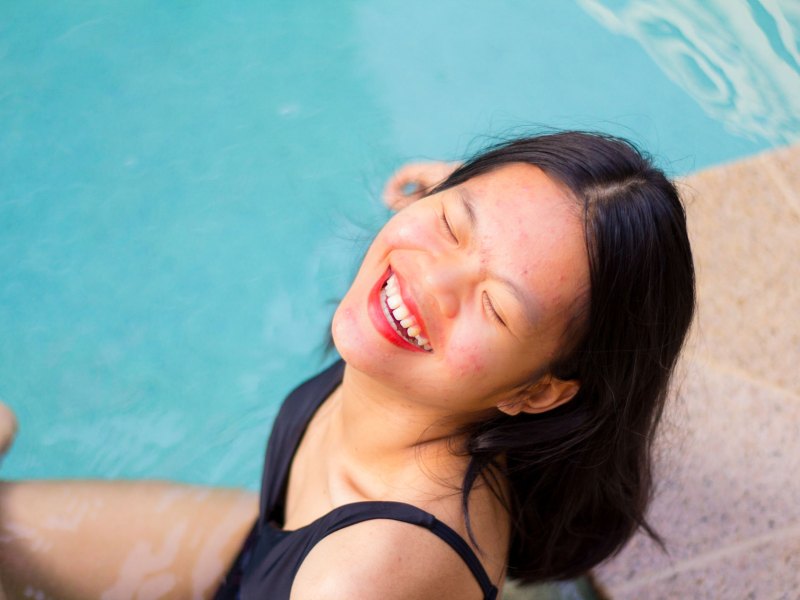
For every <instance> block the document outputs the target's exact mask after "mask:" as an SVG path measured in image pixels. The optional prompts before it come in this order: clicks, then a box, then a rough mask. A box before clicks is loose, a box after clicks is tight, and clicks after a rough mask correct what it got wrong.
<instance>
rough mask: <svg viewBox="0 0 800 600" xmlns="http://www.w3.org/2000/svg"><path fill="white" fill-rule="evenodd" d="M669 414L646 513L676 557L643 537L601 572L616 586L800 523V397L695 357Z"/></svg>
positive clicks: (799, 536) (635, 539)
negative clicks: (652, 497) (653, 491)
mask: <svg viewBox="0 0 800 600" xmlns="http://www.w3.org/2000/svg"><path fill="white" fill-rule="evenodd" d="M668 418H669V424H670V427H669V433H668V435H666V436H665V437H664V438H663V439H662V441H661V444H660V451H661V460H660V464H659V467H658V471H657V479H658V482H659V484H658V491H657V494H656V497H655V500H654V502H653V505H652V507H651V510H650V518H651V522H652V524H653V525H654V526H655V528H656V530H657V531H659V532H660V533H661V534H662V535H663V536H664V538H665V540H666V542H667V545H668V547H669V550H670V555H669V556H667V555H665V554H663V553H662V552H661V551H660V550H659V549H658V548H657V547H655V545H654V544H653V543H652V542H650V541H649V539H648V538H646V537H645V536H643V535H637V536H636V537H635V538H634V539H633V540H632V541H631V543H630V544H629V545H628V546H627V547H626V548H625V549H624V550H623V552H622V553H621V554H620V556H619V557H617V558H616V559H614V560H612V561H611V562H610V563H608V564H607V565H605V566H603V567H601V568H600V569H599V570H598V573H599V575H600V579H601V581H602V582H603V583H604V584H605V585H606V586H607V587H608V588H609V590H610V591H612V592H613V591H614V590H615V589H616V588H618V587H620V586H624V584H626V582H630V581H634V580H637V579H650V578H652V577H654V576H656V575H657V574H658V573H660V572H667V571H670V570H672V569H675V568H676V567H678V566H679V565H681V564H683V563H686V562H691V561H693V560H697V559H698V557H702V556H704V555H706V554H709V553H714V552H717V551H719V550H720V549H721V548H726V547H729V546H736V545H739V544H744V543H747V542H748V540H751V539H754V538H758V537H759V536H763V535H765V534H766V535H770V534H776V535H778V534H782V532H784V531H785V530H787V528H791V527H792V526H794V525H795V524H796V523H800V478H798V477H797V474H798V473H800V402H797V401H796V399H795V398H793V397H791V396H790V395H788V394H784V393H780V392H777V391H774V390H771V389H764V388H762V387H760V386H759V385H758V384H757V383H755V382H750V381H746V380H743V379H739V378H736V377H733V376H731V375H729V374H727V373H724V372H720V371H716V370H714V369H713V368H710V367H707V366H704V365H703V364H702V363H694V364H691V365H688V368H687V375H686V378H685V379H684V381H683V383H682V385H681V390H680V395H679V398H678V402H676V403H675V404H673V406H672V407H671V409H670V413H669V416H668ZM798 540H799V541H800V530H798ZM730 576H732V577H735V576H736V573H730ZM614 597H616V596H614Z"/></svg>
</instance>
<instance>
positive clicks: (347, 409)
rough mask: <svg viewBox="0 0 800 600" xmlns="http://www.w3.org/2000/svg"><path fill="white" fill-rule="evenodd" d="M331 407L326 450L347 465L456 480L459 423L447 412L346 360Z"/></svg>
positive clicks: (389, 475)
mask: <svg viewBox="0 0 800 600" xmlns="http://www.w3.org/2000/svg"><path fill="white" fill-rule="evenodd" d="M336 394H337V398H336V402H335V403H334V406H333V409H332V412H331V417H332V418H331V422H330V430H329V434H330V435H331V436H332V437H331V441H332V442H333V444H332V450H334V451H335V452H336V453H337V454H339V456H340V457H341V460H342V461H343V462H344V463H345V464H347V465H348V466H349V467H350V468H351V469H352V470H353V471H358V472H361V473H375V474H378V475H380V477H381V478H382V479H385V480H391V479H396V478H397V477H404V476H405V475H407V474H408V473H409V470H411V471H413V472H418V471H419V466H420V462H419V459H422V461H423V464H424V468H425V471H426V472H427V473H429V474H430V475H431V476H433V477H434V478H436V479H441V478H444V479H445V480H448V481H449V480H450V479H451V478H452V483H455V484H456V485H460V483H461V480H460V477H461V476H462V475H463V470H464V468H465V467H466V464H467V462H468V460H469V457H464V456H456V455H454V454H453V453H452V452H451V450H450V449H451V448H457V447H458V444H459V443H460V442H461V441H463V440H462V439H458V438H456V439H453V433H454V431H455V430H456V428H457V427H458V426H459V425H460V424H461V423H460V422H459V420H458V419H457V418H454V417H453V415H452V414H451V413H446V412H444V411H443V410H442V409H437V408H434V407H430V406H426V405H424V404H422V403H419V402H414V400H413V398H409V396H408V395H405V394H402V393H399V392H397V391H395V390H392V389H389V388H386V387H385V386H382V385H380V384H379V383H378V382H376V381H375V380H373V379H371V378H369V377H368V376H366V375H365V374H363V373H360V372H358V371H356V370H354V369H352V368H350V367H349V366H345V370H344V376H343V379H342V384H341V386H340V387H339V388H338V390H337V392H336Z"/></svg>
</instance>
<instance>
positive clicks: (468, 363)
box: [449, 345, 486, 377]
mask: <svg viewBox="0 0 800 600" xmlns="http://www.w3.org/2000/svg"><path fill="white" fill-rule="evenodd" d="M452 355H453V356H456V357H457V359H456V360H451V361H449V364H450V368H451V369H452V370H454V371H455V372H456V373H457V374H458V375H459V377H468V376H470V375H476V374H478V373H481V372H483V370H484V368H485V366H486V361H485V360H484V359H483V358H482V357H481V354H480V352H479V350H478V347H477V346H471V345H456V346H455V347H454V348H453V354H452Z"/></svg>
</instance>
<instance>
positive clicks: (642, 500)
mask: <svg viewBox="0 0 800 600" xmlns="http://www.w3.org/2000/svg"><path fill="white" fill-rule="evenodd" d="M509 163H526V164H530V165H535V166H537V167H539V168H541V169H542V170H543V171H544V172H545V173H546V174H547V175H548V176H549V177H551V178H552V179H554V180H556V181H558V182H560V183H561V184H563V185H564V186H566V188H568V189H569V190H570V192H571V194H572V195H573V196H574V198H575V200H576V202H577V203H578V208H579V209H580V210H581V211H582V215H583V221H584V232H585V241H586V248H587V251H588V256H589V272H590V285H591V287H590V290H588V297H587V298H585V299H583V300H584V302H583V307H582V310H579V311H577V312H576V315H575V318H574V319H573V321H574V323H573V324H574V325H575V326H574V327H571V328H569V331H568V337H569V338H571V339H567V340H565V344H564V348H565V351H564V353H563V355H562V356H560V357H558V358H557V359H556V360H555V361H554V362H553V363H552V364H551V365H550V369H549V371H550V374H551V375H553V376H555V377H558V378H559V379H564V380H569V379H576V380H578V381H579V382H580V390H579V391H578V393H577V394H576V395H575V397H573V398H572V399H571V400H570V401H568V402H567V403H565V404H562V405H561V406H559V407H557V408H555V409H553V410H551V411H548V412H545V413H540V414H519V415H516V416H509V415H506V414H504V413H502V412H500V411H499V410H497V411H494V413H496V414H494V413H493V414H492V415H490V416H489V418H488V419H486V420H482V421H480V422H476V423H472V424H470V425H468V426H466V427H465V428H463V429H461V430H460V431H459V432H458V433H459V434H460V438H459V439H464V438H466V446H464V447H463V449H462V451H463V452H464V453H467V454H468V455H470V457H471V459H470V463H469V467H468V469H467V472H466V475H465V476H464V479H463V483H462V487H461V495H462V509H463V511H464V514H465V517H466V521H467V529H468V532H469V535H470V538H471V539H472V541H473V543H475V539H474V536H473V533H472V529H471V527H470V524H469V510H468V497H469V493H470V491H471V489H472V488H473V486H474V484H475V482H476V481H477V480H478V478H479V477H482V478H483V479H484V480H485V481H486V482H487V483H488V485H489V486H490V487H491V489H492V490H493V492H494V493H495V495H497V497H498V498H499V499H500V500H501V501H503V503H504V504H505V506H506V508H507V509H508V510H509V512H510V515H511V527H512V531H511V543H510V549H509V557H508V575H509V576H510V577H512V578H515V579H518V580H521V581H524V582H535V581H544V580H552V579H565V578H570V577H575V576H578V575H581V574H583V573H585V572H586V571H588V570H589V569H590V568H591V567H593V566H595V565H597V564H598V563H600V562H601V561H603V560H604V559H606V558H608V557H610V556H612V555H613V554H615V553H616V552H618V551H619V550H620V549H621V548H622V547H623V546H624V545H625V543H626V542H627V541H628V540H629V539H630V538H631V536H632V535H633V534H634V533H635V532H636V530H637V529H639V528H643V529H644V531H646V532H647V534H648V535H649V536H650V537H651V538H652V539H653V540H654V541H656V542H657V543H658V544H659V545H660V546H661V547H662V549H665V545H664V542H663V540H662V538H661V537H660V536H659V535H658V534H657V533H656V532H655V531H654V529H653V528H652V527H651V526H650V525H649V524H648V522H647V520H646V518H645V513H646V510H647V507H648V505H649V503H650V499H651V497H652V490H653V478H652V462H653V441H654V436H655V433H656V429H657V426H658V424H659V422H660V420H661V416H662V412H663V409H664V403H665V401H666V398H667V389H668V385H669V382H670V379H671V376H672V373H673V370H674V367H675V364H676V361H677V358H678V354H679V352H680V350H681V347H682V345H683V342H684V339H685V337H686V334H687V331H688V329H689V325H690V323H691V320H692V316H693V314H694V307H695V282H694V267H693V263H692V253H691V248H690V246H689V239H688V236H687V231H686V214H685V211H684V208H683V205H682V204H681V201H680V198H679V195H678V192H677V191H676V189H675V186H674V185H673V184H672V183H671V182H670V181H669V179H668V178H667V177H666V176H665V175H664V173H663V172H662V171H661V170H659V169H657V168H656V167H655V166H654V165H653V163H652V161H651V160H650V159H649V158H648V157H646V156H645V155H644V154H643V153H642V152H641V151H639V150H638V149H637V148H636V146H634V145H633V144H632V143H630V142H628V141H626V140H624V139H620V138H617V137H613V136H610V135H604V134H598V133H589V132H577V131H568V132H558V133H551V134H545V135H540V136H536V137H529V138H523V139H516V140H513V141H508V142H503V143H501V144H498V145H495V146H493V147H491V148H489V149H488V150H485V151H483V152H481V153H480V154H478V155H477V156H476V157H474V158H472V159H471V160H468V161H467V162H465V163H464V164H462V165H461V166H460V167H459V168H457V169H456V170H455V171H454V172H453V173H452V174H451V175H450V176H449V177H448V178H447V179H446V180H445V181H444V182H442V183H441V184H439V185H438V186H437V187H436V188H435V189H433V190H431V191H430V193H438V192H440V191H443V190H445V189H448V188H451V187H453V186H457V185H459V184H461V183H463V182H465V181H467V180H468V179H470V178H472V177H475V176H477V175H481V174H483V173H487V172H490V171H492V170H494V169H497V168H498V167H501V166H502V165H506V164H509ZM503 459H504V460H503ZM498 473H500V474H502V476H504V477H505V478H506V479H507V481H508V482H509V484H510V498H508V501H507V502H506V499H505V498H504V495H503V494H502V491H501V488H500V486H499V483H498V479H497V474H498ZM476 545H477V544H476Z"/></svg>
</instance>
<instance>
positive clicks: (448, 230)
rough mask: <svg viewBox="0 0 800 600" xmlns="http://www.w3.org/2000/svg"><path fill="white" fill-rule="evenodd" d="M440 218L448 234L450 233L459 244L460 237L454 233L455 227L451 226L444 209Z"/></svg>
mask: <svg viewBox="0 0 800 600" xmlns="http://www.w3.org/2000/svg"><path fill="white" fill-rule="evenodd" d="M439 218H440V220H441V221H442V225H443V227H444V229H445V231H447V235H449V236H450V237H451V238H452V240H453V241H454V242H455V243H456V244H458V238H457V237H456V234H455V233H453V228H452V227H450V222H449V221H448V220H447V215H446V214H445V213H444V210H443V211H442V213H441V214H440V215H439Z"/></svg>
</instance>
